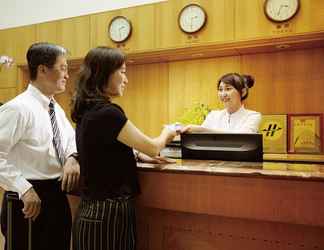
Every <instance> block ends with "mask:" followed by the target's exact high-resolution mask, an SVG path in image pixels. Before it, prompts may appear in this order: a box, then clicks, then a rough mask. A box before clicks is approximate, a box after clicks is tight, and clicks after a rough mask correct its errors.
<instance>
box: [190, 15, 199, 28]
mask: <svg viewBox="0 0 324 250" xmlns="http://www.w3.org/2000/svg"><path fill="white" fill-rule="evenodd" d="M197 17H198V16H193V17H191V18H190V28H191V29H192V21H193V19H195V18H197Z"/></svg>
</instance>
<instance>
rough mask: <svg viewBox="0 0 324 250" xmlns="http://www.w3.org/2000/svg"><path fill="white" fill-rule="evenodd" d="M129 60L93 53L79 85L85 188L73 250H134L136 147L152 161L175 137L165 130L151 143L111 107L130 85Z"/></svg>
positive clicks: (104, 51) (100, 50)
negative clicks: (134, 151)
mask: <svg viewBox="0 0 324 250" xmlns="http://www.w3.org/2000/svg"><path fill="white" fill-rule="evenodd" d="M125 60H126V58H125V56H124V54H123V53H122V52H121V51H120V50H118V49H112V48H107V47H97V48H94V49H92V50H90V51H89V53H88V54H87V56H86V57H85V59H84V62H83V65H82V67H81V71H80V73H79V79H78V80H77V82H76V93H75V98H74V101H73V110H72V119H73V121H74V122H76V124H77V127H76V141H77V148H78V152H79V161H80V170H81V176H82V177H83V178H84V185H83V189H82V194H81V198H82V199H81V203H80V207H79V210H78V214H77V218H76V220H75V225H74V230H73V246H74V249H75V250H83V249H102V250H105V249H114V250H118V249H120V250H122V249H123V250H132V249H135V213H134V204H133V198H134V197H135V196H136V195H137V194H139V192H140V188H139V183H138V179H137V173H136V160H135V156H134V153H133V148H134V149H136V150H138V152H143V153H144V154H145V155H146V156H144V154H143V153H141V155H142V156H141V157H142V158H145V159H147V160H150V161H152V160H154V159H153V158H151V157H155V156H157V155H158V154H159V152H160V150H161V149H162V148H163V147H164V146H165V144H166V143H167V142H169V141H171V140H172V139H173V138H174V136H175V135H176V132H175V131H172V130H169V129H167V128H165V129H163V130H162V132H161V134H160V136H159V137H157V138H150V137H148V136H146V135H145V134H143V133H142V132H141V131H140V130H138V129H137V128H136V127H135V126H134V125H133V123H132V122H131V121H130V120H128V119H127V116H126V114H125V113H124V111H123V110H122V108H121V107H119V106H118V105H117V104H114V103H112V99H113V98H114V97H119V96H122V95H123V92H124V89H125V86H126V84H127V82H128V80H127V77H126V65H125ZM156 160H157V161H160V160H161V159H159V158H156ZM162 160H163V159H162Z"/></svg>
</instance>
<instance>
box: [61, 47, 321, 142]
mask: <svg viewBox="0 0 324 250" xmlns="http://www.w3.org/2000/svg"><path fill="white" fill-rule="evenodd" d="M322 58H324V48H317V49H304V50H298V51H285V52H277V53H261V54H252V55H242V56H229V57H219V58H212V59H200V60H187V61H179V62H166V63H152V64H144V65H128V67H127V75H128V79H129V83H128V86H127V88H126V91H125V94H124V96H123V97H121V98H117V99H116V102H117V103H119V104H120V105H121V106H122V107H123V108H124V109H125V111H126V113H127V115H128V117H129V119H131V120H132V121H133V122H134V123H135V124H136V125H137V126H138V127H139V128H140V129H141V130H142V131H144V132H145V133H147V134H148V135H151V136H156V135H158V134H159V132H160V131H161V128H162V126H163V125H164V124H166V123H170V122H175V121H177V119H179V117H180V116H181V115H182V114H183V112H184V111H185V109H186V108H189V107H191V106H192V105H193V104H195V103H197V102H201V103H204V104H208V106H209V107H211V108H213V109H215V108H221V107H222V105H221V103H220V102H219V100H218V98H217V85H216V84H217V80H218V79H219V78H220V77H221V76H222V75H223V74H225V73H228V72H241V73H246V74H251V75H253V76H254V77H255V85H254V86H253V88H251V89H250V92H249V97H248V99H247V100H246V103H245V106H246V107H247V108H249V109H252V110H257V111H260V112H261V113H264V114H274V113H284V114H286V113H324V106H323V105H322V100H323V99H324V91H323V90H322V86H323V84H324V71H322V70H321V69H322V68H324V61H323V60H322ZM76 72H77V70H76V69H72V70H71V71H70V79H69V83H68V85H67V90H66V92H65V93H64V94H61V95H59V96H58V97H57V99H58V101H59V102H60V103H61V104H62V105H63V107H64V108H65V110H66V111H67V114H68V115H69V113H70V101H71V96H72V93H73V89H74V79H75V77H76Z"/></svg>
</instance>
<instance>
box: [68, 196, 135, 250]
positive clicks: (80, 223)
mask: <svg viewBox="0 0 324 250" xmlns="http://www.w3.org/2000/svg"><path fill="white" fill-rule="evenodd" d="M135 225H136V224H135V206H134V200H133V199H107V200H104V201H101V200H81V202H80V206H79V210H78V213H77V216H76V218H75V221H74V225H73V249H74V250H135V236H136V235H135Z"/></svg>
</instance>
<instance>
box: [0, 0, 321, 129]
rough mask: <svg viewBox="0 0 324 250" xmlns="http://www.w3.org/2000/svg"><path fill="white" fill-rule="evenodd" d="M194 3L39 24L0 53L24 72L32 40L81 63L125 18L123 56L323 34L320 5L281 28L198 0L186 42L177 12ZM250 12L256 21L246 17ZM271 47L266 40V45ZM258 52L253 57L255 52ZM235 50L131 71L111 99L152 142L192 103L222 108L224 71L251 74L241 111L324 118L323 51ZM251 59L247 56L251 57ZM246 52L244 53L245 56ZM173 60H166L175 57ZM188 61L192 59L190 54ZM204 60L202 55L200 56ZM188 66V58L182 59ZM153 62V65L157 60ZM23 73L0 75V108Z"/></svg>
mask: <svg viewBox="0 0 324 250" xmlns="http://www.w3.org/2000/svg"><path fill="white" fill-rule="evenodd" d="M191 2H192V1H191V0H169V1H166V2H161V3H157V4H150V5H144V6H137V7H133V8H127V9H121V10H115V11H109V12H104V13H99V14H93V15H89V16H83V17H76V18H69V19H65V20H59V21H54V22H47V23H43V24H36V25H30V26H25V27H19V28H14V29H7V30H0V54H8V55H12V56H13V57H14V58H15V59H16V61H17V64H20V65H23V64H26V62H25V53H26V50H27V48H28V47H29V46H30V44H32V43H33V42H36V41H49V42H54V43H58V44H62V45H63V46H66V47H67V48H68V49H69V50H70V53H71V56H70V58H71V59H80V58H83V57H84V55H85V54H86V52H87V51H88V50H89V49H90V48H91V47H94V46H98V45H108V46H117V45H116V44H113V43H112V42H111V41H110V40H109V38H108V36H107V26H108V24H109V22H110V21H111V19H112V18H113V17H114V16H116V15H124V16H126V17H127V18H128V19H130V20H131V22H132V24H133V34H132V36H131V38H130V39H129V40H127V41H126V42H125V43H123V44H121V45H119V46H120V47H121V48H122V49H124V50H125V52H126V53H140V52H145V53H150V52H152V53H153V54H154V53H155V52H159V51H163V50H166V51H167V50H168V49H170V48H188V49H190V48H191V47H194V46H197V45H209V44H220V45H222V44H225V43H228V42H236V41H242V40H244V41H255V40H258V39H261V38H266V39H270V40H271V38H272V37H278V36H280V37H281V36H294V35H297V34H303V33H321V32H322V33H323V32H324V2H323V1H322V0H312V1H308V0H301V10H300V13H299V14H298V15H297V16H296V17H295V18H294V19H292V20H291V21H289V22H288V23H287V25H288V26H287V27H286V26H282V27H279V28H278V25H277V24H275V23H272V22H270V21H268V20H267V19H266V17H265V16H264V14H263V9H262V8H263V1H261V0H251V1H241V0H215V1H210V0H197V1H195V2H196V3H198V4H200V5H201V6H202V7H203V8H204V9H205V10H206V11H207V15H208V21H207V24H206V26H205V27H204V29H203V30H202V31H201V32H199V33H197V34H195V35H191V36H189V35H186V34H184V33H183V32H181V31H180V30H179V28H178V24H177V18H178V13H179V11H180V10H181V9H182V8H183V7H184V6H185V5H186V4H188V3H191ZM251 12H253V15H252V14H251ZM270 40H269V41H270ZM255 51H257V50H255ZM255 51H254V52H253V48H252V50H248V51H247V52H246V53H249V54H245V52H244V51H243V52H242V51H240V50H238V51H237V52H236V53H235V55H232V56H227V57H214V58H208V59H207V58H205V59H199V55H198V54H197V55H196V54H193V55H192V59H190V60H182V59H180V60H179V59H177V60H178V61H169V62H167V61H165V60H164V61H159V62H158V63H151V64H142V65H132V64H129V65H128V76H129V84H128V88H127V90H126V93H125V96H124V97H122V98H120V99H119V100H116V101H117V102H118V103H120V104H121V105H122V106H123V107H124V108H125V110H126V112H127V114H128V116H129V117H130V119H131V120H132V121H133V122H134V123H135V124H137V125H138V126H139V127H140V128H141V129H142V130H143V131H145V132H146V133H148V134H149V135H157V134H158V133H159V131H160V130H161V127H162V125H163V124H165V123H169V122H174V121H176V120H177V119H178V118H179V117H180V116H181V114H182V113H183V111H184V109H185V108H187V107H190V106H191V105H192V104H193V103H195V102H202V103H205V104H208V105H209V106H210V107H212V108H218V107H220V105H221V104H220V103H219V101H218V100H217V95H216V82H217V79H218V78H219V77H220V76H221V75H223V74H225V73H228V72H243V73H248V74H252V75H254V76H255V78H256V84H255V86H254V87H253V88H252V89H251V91H250V96H249V98H248V100H247V102H246V106H247V107H248V108H250V109H255V110H258V111H261V112H263V113H292V112H296V113H304V112H312V113H313V112H323V111H324V110H323V108H322V105H321V103H320V100H322V99H323V95H324V92H323V91H321V84H322V82H323V79H324V73H323V72H322V71H321V68H323V66H324V65H323V62H322V60H321V58H323V56H324V50H323V49H322V48H314V49H300V50H295V51H280V50H279V49H278V52H272V53H259V52H260V51H257V52H258V53H255ZM251 52H252V53H251ZM242 53H243V54H242ZM172 56H174V55H170V58H172ZM190 56H191V55H190ZM204 57H207V55H204ZM186 59H188V57H187V58H186ZM155 61H158V60H155ZM76 70H77V69H74V68H73V69H72V70H71V71H70V81H69V85H68V90H67V92H66V93H65V94H63V95H60V96H58V97H57V99H58V100H59V102H61V103H62V105H63V107H64V108H65V109H66V111H67V113H68V114H69V110H70V107H69V105H70V101H71V96H72V92H73V81H74V77H75V73H76ZM26 79H27V77H26V72H24V71H23V70H22V68H19V70H18V69H17V67H16V66H15V67H13V68H12V69H9V70H2V71H1V73H0V102H4V101H7V100H9V99H10V98H12V97H13V96H15V95H16V93H19V92H20V91H21V90H23V88H24V86H25V84H26Z"/></svg>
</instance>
